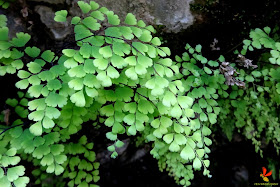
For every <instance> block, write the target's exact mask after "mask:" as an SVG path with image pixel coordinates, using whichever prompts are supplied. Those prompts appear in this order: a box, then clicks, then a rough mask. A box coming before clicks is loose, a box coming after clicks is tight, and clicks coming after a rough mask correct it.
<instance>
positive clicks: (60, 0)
mask: <svg viewBox="0 0 280 187" xmlns="http://www.w3.org/2000/svg"><path fill="white" fill-rule="evenodd" d="M28 1H34V2H45V3H49V4H63V3H64V2H65V0H28Z"/></svg>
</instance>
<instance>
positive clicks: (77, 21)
mask: <svg viewBox="0 0 280 187" xmlns="http://www.w3.org/2000/svg"><path fill="white" fill-rule="evenodd" d="M80 20H81V18H80V17H78V16H75V17H73V18H72V20H71V24H73V25H76V24H78V23H79V22H80Z"/></svg>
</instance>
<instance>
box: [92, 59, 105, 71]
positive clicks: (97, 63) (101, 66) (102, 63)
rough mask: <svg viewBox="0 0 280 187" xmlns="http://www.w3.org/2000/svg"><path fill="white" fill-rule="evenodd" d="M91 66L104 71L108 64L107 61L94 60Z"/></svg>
mask: <svg viewBox="0 0 280 187" xmlns="http://www.w3.org/2000/svg"><path fill="white" fill-rule="evenodd" d="M93 64H94V66H95V67H97V68H98V69H100V70H105V69H106V68H107V67H108V64H109V62H108V59H104V58H99V59H94V60H93Z"/></svg>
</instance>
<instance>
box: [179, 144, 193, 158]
mask: <svg viewBox="0 0 280 187" xmlns="http://www.w3.org/2000/svg"><path fill="white" fill-rule="evenodd" d="M180 156H181V157H182V158H183V159H185V160H192V159H194V158H195V153H194V151H193V149H192V148H191V147H190V146H189V145H186V146H185V147H184V149H183V150H182V151H181V153H180Z"/></svg>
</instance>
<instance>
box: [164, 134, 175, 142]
mask: <svg viewBox="0 0 280 187" xmlns="http://www.w3.org/2000/svg"><path fill="white" fill-rule="evenodd" d="M173 137H174V134H173V133H170V134H166V135H164V136H163V140H164V141H165V142H166V143H167V144H170V143H171V142H172V141H173Z"/></svg>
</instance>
